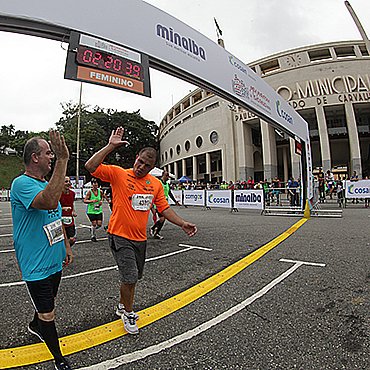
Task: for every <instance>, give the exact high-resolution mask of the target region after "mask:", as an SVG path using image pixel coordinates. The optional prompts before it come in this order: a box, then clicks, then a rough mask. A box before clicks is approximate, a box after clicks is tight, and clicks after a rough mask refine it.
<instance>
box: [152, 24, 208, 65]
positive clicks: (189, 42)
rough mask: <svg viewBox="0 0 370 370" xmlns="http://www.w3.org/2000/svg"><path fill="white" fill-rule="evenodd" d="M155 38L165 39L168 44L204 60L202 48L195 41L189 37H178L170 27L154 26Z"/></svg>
mask: <svg viewBox="0 0 370 370" xmlns="http://www.w3.org/2000/svg"><path fill="white" fill-rule="evenodd" d="M156 28H157V30H156V31H157V36H159V37H162V38H164V39H166V40H167V41H168V42H170V43H172V44H175V45H177V46H179V47H180V48H182V49H184V50H186V51H188V52H190V53H192V54H194V55H196V56H199V57H201V58H202V59H203V60H206V59H207V57H206V51H205V50H204V48H202V47H201V46H199V45H198V44H197V43H196V41H194V40H193V39H191V38H190V37H185V36H182V35H180V34H179V33H178V32H175V31H174V30H173V28H172V27H165V26H162V25H161V24H157V25H156Z"/></svg>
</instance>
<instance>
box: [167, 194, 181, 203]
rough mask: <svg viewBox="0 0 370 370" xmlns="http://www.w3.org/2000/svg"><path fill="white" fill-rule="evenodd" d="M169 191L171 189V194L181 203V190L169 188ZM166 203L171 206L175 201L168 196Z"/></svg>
mask: <svg viewBox="0 0 370 370" xmlns="http://www.w3.org/2000/svg"><path fill="white" fill-rule="evenodd" d="M171 191H172V194H173V196H174V197H175V199H176V200H177V201H178V202H179V203H180V204H182V190H171ZM168 204H169V205H171V206H172V205H174V204H175V202H174V201H173V200H172V199H171V198H170V197H168Z"/></svg>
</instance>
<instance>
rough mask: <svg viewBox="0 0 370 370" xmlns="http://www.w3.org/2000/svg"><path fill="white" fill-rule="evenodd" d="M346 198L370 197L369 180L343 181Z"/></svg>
mask: <svg viewBox="0 0 370 370" xmlns="http://www.w3.org/2000/svg"><path fill="white" fill-rule="evenodd" d="M345 197H346V198H350V199H351V198H370V180H358V181H349V180H347V181H345Z"/></svg>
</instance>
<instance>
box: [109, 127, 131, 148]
mask: <svg viewBox="0 0 370 370" xmlns="http://www.w3.org/2000/svg"><path fill="white" fill-rule="evenodd" d="M124 132H125V130H124V128H123V127H122V126H120V127H118V128H117V129H116V130H112V134H111V135H110V138H109V144H111V145H113V146H114V147H115V148H118V147H120V146H122V145H130V143H129V142H128V141H126V140H122V138H123V133H124Z"/></svg>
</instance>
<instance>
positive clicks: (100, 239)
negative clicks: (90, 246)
mask: <svg viewBox="0 0 370 370" xmlns="http://www.w3.org/2000/svg"><path fill="white" fill-rule="evenodd" d="M96 240H97V241H98V242H100V241H103V240H108V238H98V239H96ZM83 243H92V241H91V240H90V239H86V240H77V241H76V243H75V244H83ZM72 248H73V247H72Z"/></svg>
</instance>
